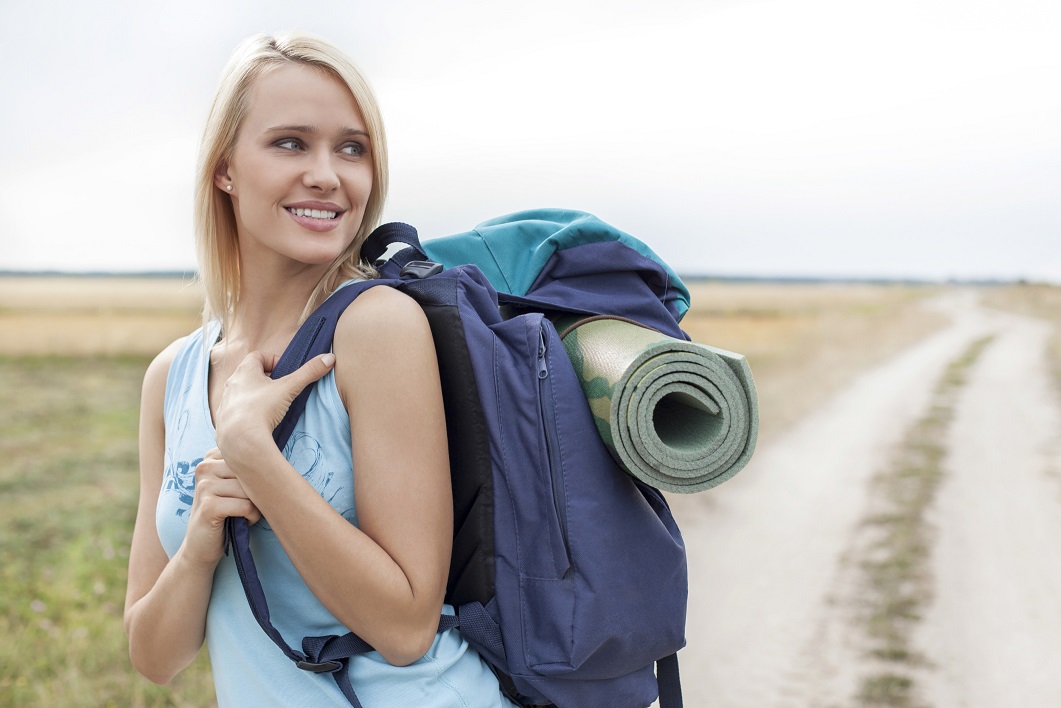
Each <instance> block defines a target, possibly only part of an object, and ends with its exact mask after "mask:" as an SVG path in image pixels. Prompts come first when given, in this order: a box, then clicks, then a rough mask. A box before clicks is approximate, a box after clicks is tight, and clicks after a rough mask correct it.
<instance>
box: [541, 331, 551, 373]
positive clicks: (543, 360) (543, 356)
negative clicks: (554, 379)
mask: <svg viewBox="0 0 1061 708" xmlns="http://www.w3.org/2000/svg"><path fill="white" fill-rule="evenodd" d="M538 378H539V379H546V378H549V367H548V366H547V365H546V363H545V332H544V331H543V330H541V329H539V330H538Z"/></svg>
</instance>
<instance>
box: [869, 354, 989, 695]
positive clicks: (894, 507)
mask: <svg viewBox="0 0 1061 708" xmlns="http://www.w3.org/2000/svg"><path fill="white" fill-rule="evenodd" d="M990 341H991V338H990V337H985V338H983V339H979V340H977V341H975V342H973V343H972V344H971V345H970V346H969V347H968V349H966V351H965V352H964V353H963V354H962V355H961V356H959V357H958V358H957V359H955V360H954V361H952V362H951V363H950V364H949V365H948V367H947V369H946V370H945V371H944V374H943V376H942V378H941V379H940V381H939V382H938V383H937V385H936V387H935V389H934V391H933V394H932V398H931V401H930V403H929V407H928V411H927V412H926V413H925V414H924V415H923V416H922V417H921V418H920V419H919V420H918V421H917V422H916V423H915V424H914V425H913V426H912V427H911V428H910V429H909V430H908V431H907V433H906V435H905V437H904V438H903V440H902V442H901V443H900V445H899V447H898V449H897V450H896V451H895V454H894V456H893V458H892V460H891V462H890V464H889V465H888V466H887V467H885V468H884V469H882V470H881V471H880V472H879V473H878V474H877V475H876V476H875V477H874V479H873V482H872V487H871V490H870V498H871V499H872V500H873V501H872V502H871V511H870V514H869V516H868V517H867V518H866V519H865V520H864V522H863V525H862V529H861V532H860V543H859V544H858V547H857V549H856V553H855V554H854V556H855V557H856V558H857V559H858V560H857V561H856V562H857V563H858V565H859V568H860V570H861V576H862V583H861V588H860V592H859V595H858V600H857V603H858V604H857V607H856V613H857V616H858V618H859V620H860V624H861V627H862V629H863V632H864V635H865V638H866V645H867V648H866V651H867V653H868V654H869V657H870V662H869V664H870V666H872V667H873V669H872V670H871V672H870V673H869V674H868V675H866V676H864V677H863V680H862V682H861V685H860V688H859V693H858V696H857V697H856V704H857V705H860V706H866V707H867V708H871V707H877V706H880V707H882V708H883V707H885V706H886V707H889V708H914V707H915V706H922V705H924V704H923V703H922V702H921V701H920V700H919V698H918V696H917V686H916V670H917V669H919V668H923V667H925V666H927V660H926V658H925V657H923V656H921V655H920V654H919V653H918V652H917V651H916V650H915V649H914V647H913V645H912V640H911V635H912V633H913V630H914V628H915V627H916V626H917V624H918V622H920V620H921V618H922V615H923V612H924V610H925V609H926V608H927V606H928V604H929V603H930V602H931V600H932V587H933V582H932V577H931V574H930V570H929V561H930V554H931V552H932V542H933V529H932V527H931V525H930V523H929V522H928V520H927V512H928V510H929V507H930V506H931V505H932V502H933V500H934V499H935V497H936V491H937V489H938V487H939V484H940V482H941V481H942V479H943V476H944V456H945V455H946V454H947V448H946V440H947V431H948V429H949V427H950V424H951V420H952V418H953V415H954V408H955V402H956V399H957V396H958V394H959V393H960V391H961V389H962V387H963V386H964V385H965V382H966V379H967V374H968V371H969V369H970V368H971V367H972V366H973V365H974V364H975V363H976V361H977V360H978V359H979V357H980V354H981V353H982V352H983V350H984V348H985V347H986V346H987V345H988V344H989V343H990Z"/></svg>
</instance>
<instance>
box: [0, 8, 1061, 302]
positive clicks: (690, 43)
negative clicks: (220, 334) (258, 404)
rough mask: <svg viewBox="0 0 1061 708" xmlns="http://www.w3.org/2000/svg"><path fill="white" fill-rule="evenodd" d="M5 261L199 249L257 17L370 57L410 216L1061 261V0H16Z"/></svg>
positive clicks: (764, 250)
mask: <svg viewBox="0 0 1061 708" xmlns="http://www.w3.org/2000/svg"><path fill="white" fill-rule="evenodd" d="M0 20H2V21H0V77H2V79H3V81H2V85H3V98H0V135H3V137H4V139H5V143H6V144H5V148H6V149H5V150H4V157H3V159H2V160H0V270H4V269H14V270H24V269H58V270H119V271H123V270H144V269H152V270H160V269H161V270H175V269H188V270H191V269H193V268H194V254H193V249H192V245H191V244H192V237H191V189H192V187H191V182H192V171H193V165H194V160H195V152H196V147H197V140H198V134H199V131H200V129H201V125H202V121H203V119H204V117H205V114H206V110H207V107H208V103H209V101H210V99H211V96H212V94H213V90H214V88H215V85H216V81H217V77H218V74H219V72H220V70H221V68H222V66H223V64H224V62H225V60H226V59H227V57H228V54H229V52H230V51H231V50H232V48H233V47H234V46H235V45H236V44H237V43H238V41H239V40H240V39H242V38H243V37H245V36H247V35H250V34H253V33H256V32H261V31H266V32H268V31H275V30H278V29H286V28H292V29H296V28H297V29H305V30H309V31H312V32H315V33H317V34H320V35H322V36H324V37H326V38H328V39H330V40H331V41H333V42H334V43H335V44H337V45H338V46H339V47H341V48H342V49H344V50H346V51H347V52H348V53H349V54H350V55H351V56H352V57H353V58H354V60H355V61H356V62H357V63H358V64H359V65H360V66H361V67H362V69H363V70H364V71H365V73H366V74H367V75H368V76H369V78H370V80H371V81H372V83H373V85H374V87H375V89H376V91H377V93H378V94H379V97H380V101H381V103H382V106H383V110H384V117H385V119H386V121H387V128H388V136H389V138H390V147H391V168H392V184H391V187H392V188H391V199H390V202H389V206H388V209H387V213H386V218H387V219H388V220H401V221H406V222H409V223H411V224H413V225H415V226H417V227H418V228H419V230H420V232H421V235H422V236H424V237H430V236H437V235H443V234H447V233H453V232H456V231H463V230H466V229H468V228H470V227H472V226H473V225H474V224H476V223H477V222H479V221H482V220H485V219H487V218H490V217H493V216H497V215H499V214H503V213H507V212H511V211H516V210H519V209H524V208H530V207H537V206H565V207H570V208H577V209H582V210H585V211H590V212H593V213H595V214H597V215H598V216H600V217H601V218H603V219H605V220H606V221H610V222H612V223H614V224H615V225H617V226H619V227H620V228H623V229H625V230H626V231H628V232H630V233H632V234H633V235H635V236H638V237H640V238H642V239H643V240H644V241H646V242H647V243H649V244H650V245H651V246H652V247H653V248H655V249H656V250H657V251H658V252H659V253H660V254H661V255H662V256H663V257H664V258H666V259H667V260H668V261H669V262H670V263H671V264H672V265H673V266H674V267H675V269H676V270H678V271H679V272H682V273H690V274H695V273H702V274H708V273H711V274H724V275H738V274H739V275H788V276H793V275H805V276H818V275H825V276H885V277H902V276H913V277H930V278H948V277H963V278H967V277H1000V278H1012V277H1026V278H1033V279H1045V280H1051V281H1053V282H1058V283H1061V2H1057V0H1005V1H1003V0H994V1H993V2H985V1H983V0H889V2H880V1H878V2H864V1H861V0H801V1H800V2H792V1H791V0H790V1H788V2H784V1H780V0H708V1H704V0H700V1H698V2H696V1H691V0H683V1H678V2H660V3H658V5H657V6H654V7H649V3H646V2H633V1H632V0H621V1H615V0H612V1H610V2H606V1H601V2H595V1H593V2H591V1H588V0H569V1H568V2H538V3H516V2H511V1H504V0H493V1H492V2H488V1H476V0H461V1H459V2H408V1H397V2H381V1H380V0H373V1H372V2H361V1H357V2H354V1H350V0H333V1H330V2H328V1H319V2H313V1H311V0H286V1H285V2H277V1H275V0H271V1H268V2H252V1H249V0H247V1H244V2H205V1H202V0H187V1H182V2H179V3H134V2H127V3H123V2H116V1H113V0H106V1H102V2H101V1H98V0H97V1H94V2H75V1H73V0H70V1H69V2H55V1H52V2H48V1H47V0H0Z"/></svg>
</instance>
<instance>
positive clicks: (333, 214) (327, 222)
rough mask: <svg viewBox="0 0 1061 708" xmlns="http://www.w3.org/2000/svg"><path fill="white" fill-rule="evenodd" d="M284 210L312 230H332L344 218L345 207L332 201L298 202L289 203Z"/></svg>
mask: <svg viewBox="0 0 1061 708" xmlns="http://www.w3.org/2000/svg"><path fill="white" fill-rule="evenodd" d="M284 211H286V212H287V213H288V214H290V215H291V218H292V219H294V220H295V221H296V222H297V223H298V224H299V225H301V226H304V227H306V228H307V229H310V230H311V231H330V230H332V229H334V228H335V227H336V226H337V225H338V224H339V222H340V221H341V220H342V217H343V214H344V213H345V211H346V210H345V209H343V208H342V207H340V206H339V205H338V204H332V203H331V202H315V201H314V202H298V203H296V204H287V205H285V206H284Z"/></svg>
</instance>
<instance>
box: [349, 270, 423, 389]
mask: <svg viewBox="0 0 1061 708" xmlns="http://www.w3.org/2000/svg"><path fill="white" fill-rule="evenodd" d="M332 350H333V351H334V352H335V358H336V365H335V375H336V379H337V382H338V384H339V389H340V392H342V393H343V394H344V396H343V397H344V400H345V399H346V398H347V397H346V395H345V393H346V392H348V391H349V390H350V389H349V387H350V386H351V385H353V382H354V381H355V379H356V381H357V385H358V387H359V388H364V387H365V386H366V385H368V386H371V385H372V384H371V383H369V382H373V381H376V382H379V383H382V382H384V381H395V380H404V381H407V382H410V383H411V381H410V380H411V379H417V380H419V379H420V378H421V377H422V376H423V375H424V372H425V371H427V372H431V371H434V372H435V373H434V374H430V373H428V375H429V376H435V377H437V370H438V364H437V360H436V358H435V345H434V340H433V339H432V337H431V327H430V325H429V324H428V321H427V316H426V315H425V314H424V311H423V310H422V309H421V308H420V305H419V304H417V302H416V301H415V300H413V299H412V298H411V297H409V296H408V295H405V294H404V293H401V292H398V291H397V290H394V289H393V288H390V287H387V286H377V287H374V288H370V289H369V290H367V291H365V292H364V293H362V294H361V295H359V296H358V298H357V299H356V300H354V302H353V303H352V304H351V305H350V307H348V308H347V309H346V311H345V312H344V313H343V315H342V316H341V317H340V318H339V321H338V323H337V324H336V328H335V340H334V343H333V345H332ZM396 372H401V375H400V376H395V374H396Z"/></svg>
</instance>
